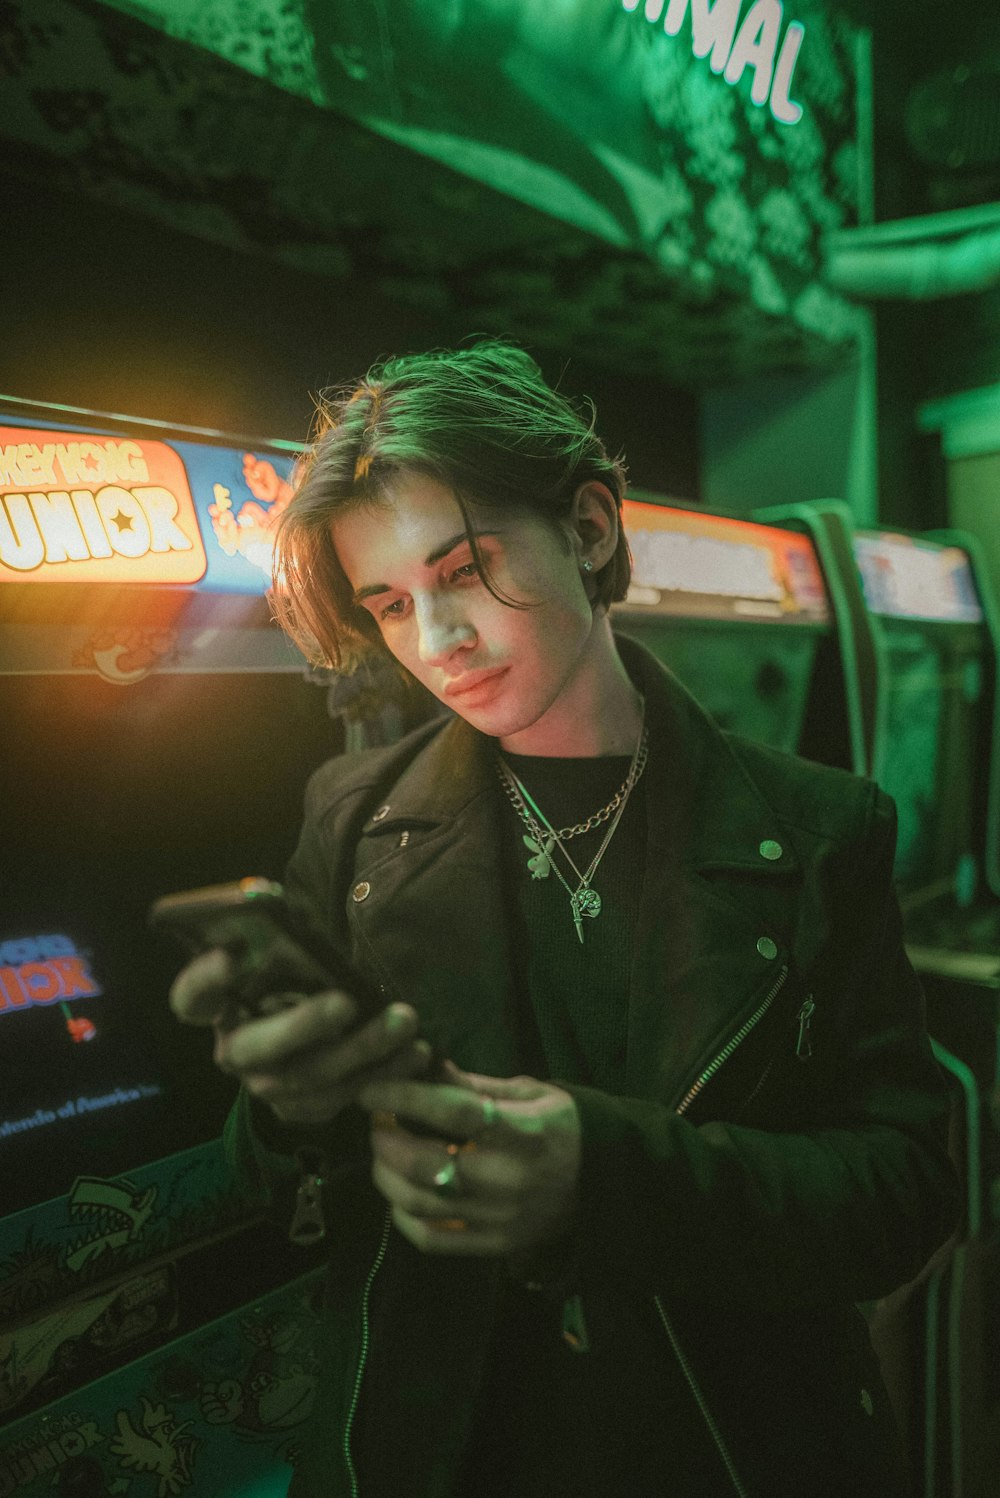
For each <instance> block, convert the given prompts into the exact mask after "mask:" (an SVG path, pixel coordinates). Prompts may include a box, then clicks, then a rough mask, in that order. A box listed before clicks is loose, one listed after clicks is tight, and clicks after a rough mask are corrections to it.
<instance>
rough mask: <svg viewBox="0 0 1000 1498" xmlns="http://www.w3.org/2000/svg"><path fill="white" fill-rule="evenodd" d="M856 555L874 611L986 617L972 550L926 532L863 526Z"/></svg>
mask: <svg viewBox="0 0 1000 1498" xmlns="http://www.w3.org/2000/svg"><path fill="white" fill-rule="evenodd" d="M854 556H855V560H856V561H857V564H858V571H859V572H860V573H861V582H862V585H863V588H864V594H865V602H866V603H867V605H868V607H869V608H870V609H871V611H872V613H873V614H882V615H887V616H889V617H890V618H897V619H940V620H942V621H943V622H948V623H953V624H978V623H980V622H981V620H982V617H983V609H982V605H981V603H980V601H979V595H978V591H977V589H976V582H975V578H974V576H973V572H972V564H971V562H970V561H969V554H968V552H967V551H965V550H963V548H962V547H961V546H942V545H940V544H935V542H933V541H927V540H924V539H923V538H922V537H916V536H904V535H897V534H895V533H894V532H891V531H858V532H857V533H856V535H855V536H854Z"/></svg>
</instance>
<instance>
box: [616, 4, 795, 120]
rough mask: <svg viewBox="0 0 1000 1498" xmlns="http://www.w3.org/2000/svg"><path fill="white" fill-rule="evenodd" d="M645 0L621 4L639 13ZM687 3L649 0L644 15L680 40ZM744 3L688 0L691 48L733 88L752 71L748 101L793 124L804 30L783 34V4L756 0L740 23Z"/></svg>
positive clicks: (790, 27) (788, 28) (792, 28)
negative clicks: (794, 86) (794, 76)
mask: <svg viewBox="0 0 1000 1498" xmlns="http://www.w3.org/2000/svg"><path fill="white" fill-rule="evenodd" d="M640 4H643V0H622V7H623V9H625V10H629V11H632V10H638V9H639V6H640ZM688 5H689V0H666V15H664V0H645V3H644V4H643V13H644V15H645V17H646V20H647V21H650V22H652V23H653V24H654V25H655V24H656V23H657V22H658V21H659V20H660V17H661V16H662V17H663V29H664V31H665V32H666V33H667V35H668V36H677V34H678V32H679V31H680V29H681V27H682V26H683V24H684V19H685V17H686V15H687V13H688ZM741 9H742V0H714V3H713V0H690V10H691V50H692V52H693V53H694V55H695V57H698V58H701V57H707V58H708V65H709V67H710V68H711V69H712V72H713V73H718V74H721V76H722V77H723V78H724V79H725V80H726V82H727V83H729V84H732V85H733V86H734V87H735V86H736V84H738V83H739V81H740V79H741V78H742V77H743V74H744V73H745V72H746V71H747V69H748V68H749V69H750V71H751V72H752V73H753V81H752V83H751V85H750V97H751V99H752V100H753V102H754V103H755V104H757V105H764V104H770V107H771V113H772V114H773V116H774V118H775V119H776V120H778V121H780V123H781V124H783V125H794V124H796V123H797V122H798V121H799V120H800V119H801V118H802V105H801V104H797V103H796V102H795V100H794V99H793V98H792V97H791V90H792V74H793V73H794V72H795V64H796V62H797V61H798V56H799V48H800V47H801V46H802V38H803V37H804V36H805V30H806V29H805V27H804V26H803V25H801V23H800V22H798V21H789V23H788V25H787V26H786V28H785V34H784V36H782V34H781V27H782V19H783V17H782V7H781V5H780V3H779V0H754V3H753V4H752V5H751V6H750V7H749V9H748V10H747V11H746V13H745V14H744V15H743V18H742V20H741V19H740V11H741Z"/></svg>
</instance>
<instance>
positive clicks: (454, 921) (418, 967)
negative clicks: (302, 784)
mask: <svg viewBox="0 0 1000 1498" xmlns="http://www.w3.org/2000/svg"><path fill="white" fill-rule="evenodd" d="M494 785H495V776H494V772H493V768H492V746H491V742H490V740H488V739H486V738H484V737H483V736H482V735H481V734H477V733H476V732H475V731H474V730H473V729H471V728H470V727H469V726H468V724H466V723H464V722H463V721H462V720H461V719H454V720H453V721H452V722H450V723H449V724H448V725H447V727H445V728H444V729H443V730H442V731H441V733H439V734H438V735H437V737H436V738H435V739H433V740H432V742H431V744H430V745H429V747H428V748H427V749H426V750H425V751H424V752H423V753H422V754H420V755H419V756H418V757H417V759H415V760H414V761H413V763H412V764H411V765H410V766H409V768H408V769H407V771H406V772H405V773H404V774H403V776H402V777H401V778H400V779H399V781H398V782H397V783H396V785H395V786H393V787H392V788H391V789H390V791H389V792H388V795H389V798H390V799H389V801H388V803H387V809H386V808H383V807H380V808H378V809H377V811H376V813H375V815H374V817H372V818H371V819H369V821H368V822H366V823H365V825H364V827H363V828H362V833H361V838H360V840H359V844H358V850H357V857H356V861H355V883H354V885H353V887H352V889H351V890H349V891H348V896H347V906H348V922H349V925H350V927H351V929H352V933H353V937H354V942H355V955H356V957H357V958H358V960H359V961H361V963H362V964H363V965H365V966H367V967H369V968H371V969H372V970H373V971H374V972H375V973H376V975H377V976H378V977H379V979H380V981H382V982H383V983H385V985H386V987H387V988H388V989H389V992H390V994H391V996H392V997H394V998H405V999H406V1000H407V1001H408V1002H411V1003H413V1004H415V1005H416V1007H417V1009H418V1010H419V1013H420V1016H421V1021H422V1026H421V1032H422V1034H424V1035H425V1036H426V1038H427V1039H428V1040H430V1041H431V1043H432V1044H433V1045H435V1046H436V1047H438V1048H439V1049H440V1050H441V1051H442V1053H443V1054H444V1055H446V1056H448V1057H449V1058H450V1059H451V1060H452V1061H454V1062H455V1064H456V1065H457V1066H460V1067H463V1068H465V1069H468V1070H475V1071H481V1072H485V1073H487V1074H489V1075H494V1076H511V1075H513V1074H514V1073H516V1072H517V1071H518V1070H519V1069H520V1066H519V1056H518V1048H517V1023H516V1017H515V1000H514V992H513V983H512V978H511V971H510V967H511V965H510V962H509V959H508V951H509V933H508V930H507V919H506V914H505V901H504V898H503V886H502V882H501V881H502V877H503V872H502V869H501V864H500V842H499V838H500V829H499V827H498V826H497V813H498V805H497V797H496V795H495V792H494ZM362 892H364V897H363V898H361V899H359V898H358V895H359V894H361V893H362Z"/></svg>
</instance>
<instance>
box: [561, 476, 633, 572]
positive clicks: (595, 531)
mask: <svg viewBox="0 0 1000 1498" xmlns="http://www.w3.org/2000/svg"><path fill="white" fill-rule="evenodd" d="M567 521H568V525H569V530H570V536H571V540H572V543H573V549H574V551H575V552H576V557H577V561H578V562H579V563H580V565H581V566H582V564H583V563H584V561H589V562H592V563H593V564H594V566H593V570H594V572H600V570H601V568H602V567H603V566H604V565H605V564H606V563H607V562H610V560H611V558H612V557H613V556H614V554H615V549H616V547H617V545H618V535H619V527H620V525H621V520H620V517H619V514H618V505H617V503H616V502H615V497H614V495H613V494H612V492H611V490H610V489H609V488H608V486H607V484H602V483H601V482H600V481H599V480H598V479H589V480H588V481H587V482H586V483H585V484H581V485H580V487H579V488H578V489H577V491H576V493H575V494H574V495H573V505H572V509H571V510H570V513H569V515H568V517H567Z"/></svg>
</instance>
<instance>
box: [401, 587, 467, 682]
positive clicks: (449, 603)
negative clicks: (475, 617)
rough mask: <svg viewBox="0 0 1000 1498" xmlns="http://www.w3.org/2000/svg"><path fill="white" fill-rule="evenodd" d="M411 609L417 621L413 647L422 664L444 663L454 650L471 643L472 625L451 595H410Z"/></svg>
mask: <svg viewBox="0 0 1000 1498" xmlns="http://www.w3.org/2000/svg"><path fill="white" fill-rule="evenodd" d="M413 612H414V616H415V618H416V622H417V637H418V638H417V650H418V654H419V656H420V659H421V661H422V662H423V663H424V665H426V666H440V665H444V664H445V662H446V661H448V660H450V659H451V657H452V655H453V654H454V652H455V651H456V650H458V649H460V648H461V647H462V646H464V645H471V644H473V643H474V642H475V639H476V631H475V628H474V626H473V624H472V623H471V621H470V620H469V619H467V618H466V617H465V614H464V611H463V609H462V607H461V603H460V600H458V599H457V598H455V597H454V596H453V597H451V598H446V597H445V598H443V597H441V595H440V594H438V595H436V596H434V595H425V596H424V597H423V598H420V597H414V600H413Z"/></svg>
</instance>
